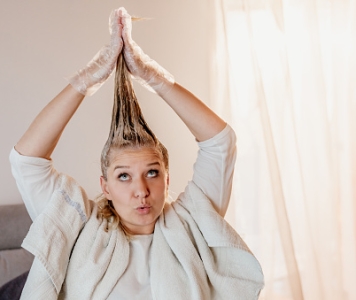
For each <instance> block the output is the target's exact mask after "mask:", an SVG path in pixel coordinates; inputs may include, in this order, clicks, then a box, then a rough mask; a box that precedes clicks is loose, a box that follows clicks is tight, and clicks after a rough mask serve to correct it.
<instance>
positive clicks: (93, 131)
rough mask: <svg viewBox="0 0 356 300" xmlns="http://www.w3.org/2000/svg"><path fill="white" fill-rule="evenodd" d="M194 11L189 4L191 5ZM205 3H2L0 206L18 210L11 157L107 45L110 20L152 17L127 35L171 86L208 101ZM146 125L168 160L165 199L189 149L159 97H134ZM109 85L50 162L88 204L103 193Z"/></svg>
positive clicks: (88, 104) (180, 180) (182, 180)
mask: <svg viewBox="0 0 356 300" xmlns="http://www.w3.org/2000/svg"><path fill="white" fill-rule="evenodd" d="M192 2H194V3H192ZM204 2H205V1H204V0H200V1H188V0H180V1H173V0H154V1H147V0H137V1H133V0H131V1H73V0H62V1H44V0H42V1H40V0H35V1H2V3H1V10H0V39H1V48H0V54H1V55H0V65H1V73H0V74H1V75H0V76H1V80H0V90H1V98H0V101H1V106H0V136H1V147H0V165H1V168H0V185H1V194H2V196H1V197H0V204H6V203H19V202H21V199H20V195H19V193H18V191H17V188H16V185H15V182H14V180H13V178H12V175H11V172H10V165H9V163H8V154H9V151H10V149H11V147H12V146H13V145H14V144H15V143H16V141H17V140H18V139H19V138H20V136H21V135H22V133H23V132H24V131H25V130H26V128H27V127H28V125H29V124H30V122H31V121H32V120H33V118H34V117H35V116H36V114H37V113H38V112H39V110H40V109H41V108H42V107H43V106H44V105H45V104H46V103H47V102H48V101H49V100H50V99H51V98H52V97H53V96H55V94H56V93H58V92H59V91H60V90H61V89H62V88H63V87H64V86H65V85H66V80H65V79H64V77H65V76H68V75H70V74H71V73H72V72H74V71H75V70H76V69H78V68H80V67H82V66H84V65H85V64H86V63H87V62H88V61H89V60H90V59H91V58H92V56H93V55H94V54H95V53H96V52H97V51H98V50H99V49H100V47H101V46H102V45H104V44H105V43H107V42H108V39H109V34H108V25H107V23H108V16H109V14H110V11H111V10H112V9H114V8H116V7H119V6H125V7H126V8H127V10H128V11H129V13H131V14H134V15H138V16H144V17H150V18H152V19H151V20H150V21H144V22H139V23H137V24H135V25H134V33H133V36H134V39H135V40H136V41H137V42H138V44H139V45H141V47H142V48H143V49H144V51H145V52H146V53H147V54H149V55H150V56H151V57H152V58H154V59H155V60H157V61H158V62H159V63H160V64H162V65H163V66H164V67H165V68H166V69H168V70H169V71H170V72H171V73H173V74H174V75H175V78H176V80H177V81H178V82H180V83H181V84H183V85H184V86H185V87H187V88H188V89H190V90H191V91H192V92H194V93H195V94H196V95H198V96H199V97H200V98H202V99H203V100H204V101H205V102H207V101H208V98H209V92H208V86H209V82H208V78H209V75H208V65H207V61H208V54H207V45H208V38H209V34H208V32H207V29H206V28H207V27H206V22H207V19H206V18H205V17H203V16H204V11H205V9H206V8H205V4H206V3H204ZM137 94H138V97H139V99H140V100H141V104H142V109H143V111H144V114H145V116H146V118H147V121H148V123H149V124H150V125H151V127H152V128H153V130H154V131H155V132H156V134H157V135H158V137H159V138H160V139H161V140H162V142H163V143H164V144H165V145H166V146H167V148H168V150H169V151H170V156H171V191H172V194H173V196H174V195H176V194H177V193H179V192H180V191H181V190H182V189H183V188H184V186H185V184H186V182H187V181H188V180H189V179H190V177H191V174H192V165H193V162H194V159H195V157H196V151H197V148H196V145H195V142H194V138H193V137H192V136H191V135H190V133H189V132H188V130H187V129H186V128H185V126H184V125H183V124H182V123H181V121H180V120H179V119H178V118H177V117H176V116H175V115H174V113H173V112H172V111H171V110H170V108H168V107H167V106H166V104H165V103H163V101H162V100H161V99H160V98H158V97H157V96H156V95H154V94H151V93H149V92H147V91H146V90H144V89H142V88H141V87H139V86H138V87H137ZM112 98H113V82H112V78H111V80H110V81H109V82H107V83H106V84H105V85H104V86H103V87H102V88H101V89H100V90H99V92H97V93H96V94H95V95H94V96H92V97H89V98H87V99H86V100H85V102H84V103H83V105H82V106H81V107H80V108H79V111H78V112H77V114H76V115H75V116H74V118H73V119H72V120H71V122H70V123H69V125H68V127H67V128H66V131H65V132H64V134H63V136H62V139H61V141H60V143H59V145H58V147H57V149H56V151H55V153H54V155H53V159H54V161H55V165H56V167H57V169H59V170H61V171H63V172H66V173H68V174H70V175H72V176H73V177H75V178H76V179H77V180H78V181H79V183H80V184H81V185H82V186H83V187H84V188H85V189H86V190H87V192H88V194H89V196H90V197H94V196H95V195H97V194H98V193H99V192H100V187H99V176H100V165H99V157H100V151H101V148H102V146H103V144H104V142H105V139H106V135H107V133H108V129H109V121H110V114H111V105H112Z"/></svg>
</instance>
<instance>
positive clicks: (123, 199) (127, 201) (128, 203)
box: [100, 148, 169, 234]
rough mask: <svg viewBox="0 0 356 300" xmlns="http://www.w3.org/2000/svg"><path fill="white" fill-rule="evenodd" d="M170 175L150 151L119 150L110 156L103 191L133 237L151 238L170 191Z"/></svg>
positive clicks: (101, 181)
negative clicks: (144, 236)
mask: <svg viewBox="0 0 356 300" xmlns="http://www.w3.org/2000/svg"><path fill="white" fill-rule="evenodd" d="M168 181H169V179H168V174H167V171H166V169H165V166H164V163H163V161H162V159H161V158H160V157H159V155H158V154H157V153H156V152H155V151H154V149H151V148H140V149H123V150H122V149H119V150H112V151H111V153H110V165H109V167H108V169H107V179H106V180H105V179H104V177H101V178H100V183H101V188H102V191H103V193H104V195H105V196H106V198H107V199H108V200H111V201H112V203H113V205H114V208H115V210H116V212H117V213H118V215H119V217H120V221H121V223H122V225H124V226H125V228H126V229H127V231H128V232H129V233H130V234H151V233H152V232H153V229H154V226H155V223H156V220H157V218H158V216H159V215H160V214H161V212H162V209H163V206H164V202H165V199H166V195H167V191H168Z"/></svg>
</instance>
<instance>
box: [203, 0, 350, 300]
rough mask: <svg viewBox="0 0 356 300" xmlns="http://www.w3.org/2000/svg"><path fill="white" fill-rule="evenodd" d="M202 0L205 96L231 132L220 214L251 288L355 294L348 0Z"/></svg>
mask: <svg viewBox="0 0 356 300" xmlns="http://www.w3.org/2000/svg"><path fill="white" fill-rule="evenodd" d="M209 3H210V6H211V8H212V9H211V11H214V17H213V19H214V20H215V22H214V26H215V27H214V28H215V34H214V36H215V39H214V40H213V41H212V44H211V47H212V48H211V49H213V52H212V60H211V62H212V63H211V83H212V84H211V95H212V99H216V102H214V101H213V102H212V107H213V108H214V109H215V110H216V111H218V112H219V113H220V114H221V115H222V116H224V117H225V118H226V119H227V120H228V121H229V122H230V124H232V126H233V127H234V128H235V131H236V133H237V136H238V149H239V156H238V160H237V164H236V172H235V179H234V180H235V182H234V190H233V198H232V205H231V206H230V208H229V211H228V217H227V218H228V220H229V221H230V223H232V225H233V226H234V227H235V228H236V229H237V231H238V232H239V233H240V234H241V236H242V237H243V238H244V239H245V241H246V242H247V243H248V245H249V246H250V248H251V249H252V251H253V252H254V253H255V255H256V257H257V258H258V259H259V261H260V262H261V264H262V268H263V271H264V274H265V280H266V285H265V288H264V290H263V293H262V295H261V297H260V299H268V300H270V299H273V300H279V299H286V300H287V299H288V300H291V299H294V300H297V299H298V300H299V299H305V300H319V299H320V300H329V299H330V300H341V299H350V300H351V299H356V201H355V199H356V134H355V131H356V3H355V1H351V0H329V1H328V0H260V1H258V0H211V1H210V2H209ZM221 99H224V100H223V101H225V102H222V101H221Z"/></svg>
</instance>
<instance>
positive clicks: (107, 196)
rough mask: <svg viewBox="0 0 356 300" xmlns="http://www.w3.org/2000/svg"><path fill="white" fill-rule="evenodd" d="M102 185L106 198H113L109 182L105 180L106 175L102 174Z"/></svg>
mask: <svg viewBox="0 0 356 300" xmlns="http://www.w3.org/2000/svg"><path fill="white" fill-rule="evenodd" d="M100 186H101V190H102V192H103V194H104V196H105V198H106V199H108V200H112V199H111V196H110V192H109V189H108V183H107V181H106V180H105V178H104V176H100Z"/></svg>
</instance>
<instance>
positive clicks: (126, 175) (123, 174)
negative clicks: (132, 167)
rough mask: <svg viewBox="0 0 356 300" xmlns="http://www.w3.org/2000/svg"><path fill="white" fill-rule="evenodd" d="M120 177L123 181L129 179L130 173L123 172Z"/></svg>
mask: <svg viewBox="0 0 356 300" xmlns="http://www.w3.org/2000/svg"><path fill="white" fill-rule="evenodd" d="M118 178H119V179H120V180H121V181H127V180H129V175H128V174H126V173H122V174H120V175H119V176H118Z"/></svg>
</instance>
